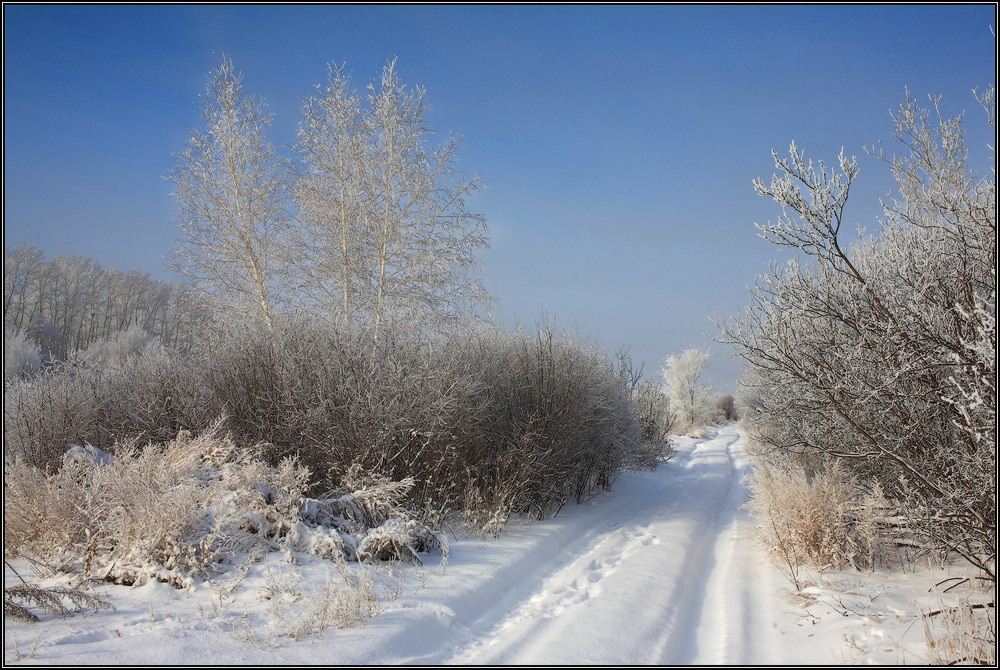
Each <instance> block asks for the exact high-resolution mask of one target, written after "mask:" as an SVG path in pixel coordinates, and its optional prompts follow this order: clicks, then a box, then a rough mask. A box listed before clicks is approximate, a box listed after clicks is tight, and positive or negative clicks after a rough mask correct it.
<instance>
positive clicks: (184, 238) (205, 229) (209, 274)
mask: <svg viewBox="0 0 1000 670" xmlns="http://www.w3.org/2000/svg"><path fill="white" fill-rule="evenodd" d="M264 108H265V105H264V101H263V99H261V98H260V97H259V96H257V95H252V94H246V93H244V91H243V75H242V74H241V73H237V72H236V70H235V69H234V67H233V62H232V60H231V59H230V58H228V57H223V59H222V63H221V64H220V65H219V67H218V68H217V69H216V70H214V71H213V72H212V73H211V74H210V75H209V83H208V87H207V90H206V93H205V96H204V98H203V100H202V106H201V116H202V123H203V125H204V132H202V131H200V130H197V129H192V130H191V131H190V135H189V137H188V140H187V145H186V147H185V149H184V151H182V152H180V153H179V154H176V156H177V161H176V164H175V165H174V167H173V169H172V170H171V171H170V172H169V173H168V174H167V175H166V177H165V178H166V179H167V180H168V181H170V182H172V183H173V185H174V192H173V194H172V195H173V197H174V199H175V203H176V215H177V225H178V226H179V227H180V229H181V236H180V238H179V240H178V247H177V250H176V259H175V262H174V266H175V269H177V270H179V271H180V272H181V273H183V274H185V275H187V276H189V277H191V278H192V279H194V280H195V282H196V284H197V285H198V286H199V287H200V288H201V289H202V290H204V291H205V292H206V293H208V294H210V295H212V296H213V297H214V298H216V299H217V300H221V301H223V302H224V303H227V304H228V305H230V306H233V307H236V308H238V309H242V310H251V311H256V312H258V313H259V314H260V316H261V317H262V318H263V320H264V321H265V322H266V323H268V324H270V323H271V312H272V309H273V304H274V301H275V294H276V291H277V287H276V276H277V273H276V269H277V268H276V267H275V266H276V264H277V263H276V258H275V255H276V254H275V247H276V244H277V241H278V237H279V234H280V232H281V230H282V228H283V227H284V224H285V208H284V203H283V198H284V193H285V188H286V180H285V177H284V170H283V168H282V167H281V162H280V161H279V159H278V156H277V154H276V152H275V149H274V145H272V144H271V143H270V141H268V139H267V137H266V136H265V131H266V129H267V127H268V126H269V125H270V124H271V117H270V115H267V114H265V112H264Z"/></svg>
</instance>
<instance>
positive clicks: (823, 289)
mask: <svg viewBox="0 0 1000 670" xmlns="http://www.w3.org/2000/svg"><path fill="white" fill-rule="evenodd" d="M980 101H981V102H982V104H983V106H984V107H985V109H986V111H987V119H988V122H989V124H990V125H991V126H994V124H995V111H994V110H995V106H994V94H993V89H992V88H991V89H990V90H989V91H987V93H986V94H985V95H983V96H981V98H980ZM934 105H935V109H936V108H937V101H936V100H935V101H934ZM893 118H894V120H895V130H894V132H893V137H894V138H895V139H896V140H898V141H899V142H900V143H901V144H902V145H903V147H904V149H905V151H904V153H903V155H901V156H895V157H889V156H886V155H885V154H883V153H882V152H881V151H875V150H870V152H871V153H873V154H874V155H875V156H876V157H878V158H881V159H883V160H885V161H886V162H888V163H889V165H890V166H891V168H892V170H893V172H894V174H895V176H896V180H897V182H898V185H899V188H898V194H897V195H896V196H895V198H894V199H892V200H890V201H888V202H884V203H883V207H884V210H885V216H886V218H885V221H884V222H883V224H882V230H881V232H880V234H879V235H877V236H875V237H867V238H866V237H862V239H861V241H860V242H858V243H857V244H856V245H854V246H853V247H851V248H846V247H845V245H844V244H843V241H842V238H841V237H840V235H841V223H842V221H843V212H844V207H845V204H846V202H847V195H848V191H849V188H850V186H851V183H852V182H853V181H854V179H855V177H856V175H857V174H858V168H857V161H856V160H855V159H853V158H851V159H848V158H846V157H845V156H844V154H843V153H841V156H840V158H839V161H838V162H839V167H840V172H839V173H837V172H834V171H830V170H828V169H827V167H826V166H825V165H824V164H823V163H822V162H821V163H819V165H818V169H817V167H816V166H814V164H813V163H812V162H811V161H806V160H805V158H804V157H803V155H802V153H801V152H799V151H798V150H797V149H796V148H795V146H794V145H793V146H792V150H791V155H790V158H789V159H779V158H778V157H777V156H776V155H775V165H776V167H777V168H778V170H779V174H778V175H776V176H775V177H774V178H773V179H772V181H771V183H770V185H767V184H765V183H764V182H762V181H761V180H757V181H755V187H756V188H757V191H758V193H760V194H761V195H763V196H767V197H771V198H773V199H774V200H775V201H776V202H778V203H779V204H780V205H781V206H782V208H783V210H784V211H785V213H786V214H785V215H784V216H783V217H782V218H781V219H780V220H779V221H778V222H777V223H773V224H768V225H767V226H760V229H761V232H762V234H763V236H764V237H765V238H767V239H769V240H771V241H772V242H774V243H775V244H778V245H782V246H790V247H793V248H796V249H798V250H799V251H800V252H801V253H802V254H804V255H805V256H806V257H807V259H806V260H805V261H802V260H799V259H794V260H792V261H791V262H789V264H788V265H787V266H785V267H784V268H774V269H772V271H771V272H770V273H769V274H768V275H766V276H764V277H761V278H760V279H759V280H758V283H757V287H756V291H754V293H752V294H751V296H750V305H749V306H748V308H747V310H746V312H745V314H744V315H743V316H742V317H740V318H734V319H732V320H731V321H730V322H729V323H728V324H726V325H724V326H723V329H722V330H723V334H724V340H725V341H728V342H730V343H731V344H733V345H734V347H735V349H736V351H737V353H738V354H739V355H740V356H741V357H742V358H743V359H744V361H745V362H746V363H747V364H748V365H747V370H746V373H745V374H744V376H743V379H742V380H741V385H742V389H741V396H742V402H741V407H742V408H743V414H744V418H745V419H746V420H747V423H748V425H749V426H750V428H751V430H752V432H753V433H754V435H755V437H756V439H757V441H758V442H759V443H761V444H762V445H763V446H765V447H766V448H767V450H771V451H776V452H781V453H784V454H792V455H794V456H795V457H796V458H804V459H807V460H808V459H814V460H815V459H820V460H822V459H829V458H834V459H837V460H841V461H842V462H843V464H844V465H845V467H846V468H847V470H848V472H849V473H850V474H851V475H852V476H854V477H856V478H857V479H856V481H858V482H860V486H861V487H862V489H864V490H862V491H859V496H860V495H864V494H865V493H866V492H871V491H876V490H877V491H878V492H879V493H880V494H881V493H884V495H885V497H886V499H887V500H888V501H889V502H890V503H891V504H892V505H894V506H895V509H896V515H897V516H896V518H904V519H905V520H906V522H905V523H906V526H905V528H906V532H907V533H910V534H913V533H917V534H919V535H920V536H921V537H922V538H923V539H924V540H925V541H927V542H928V543H929V546H930V547H932V548H934V549H937V550H940V551H943V552H951V551H954V552H958V553H959V554H961V555H962V556H964V557H966V558H967V559H968V560H970V561H971V562H972V563H974V564H975V565H977V566H979V567H981V568H983V570H984V571H985V572H986V573H987V574H988V575H993V574H995V560H996V377H997V371H996V353H995V352H996V320H995V314H996V263H997V258H996V232H997V230H996V178H995V160H996V157H995V153H994V154H993V161H994V170H993V173H992V174H991V175H988V176H985V177H983V176H980V175H978V174H976V173H975V172H974V171H973V170H972V169H971V167H970V166H969V164H968V149H967V146H966V143H965V137H964V129H963V120H962V117H958V118H954V119H949V118H944V117H942V116H941V115H940V113H938V114H937V120H936V122H932V121H930V112H929V111H928V110H926V109H923V108H921V107H920V106H919V105H917V104H916V102H915V101H914V100H912V99H911V98H910V97H909V95H907V98H906V101H905V102H904V104H903V105H902V106H901V107H900V109H899V110H898V111H897V112H896V113H894V115H893ZM887 523H888V522H887Z"/></svg>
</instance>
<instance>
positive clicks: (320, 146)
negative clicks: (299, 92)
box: [289, 61, 489, 341]
mask: <svg viewBox="0 0 1000 670" xmlns="http://www.w3.org/2000/svg"><path fill="white" fill-rule="evenodd" d="M368 88H369V94H368V96H367V97H366V98H365V99H362V98H361V97H360V96H358V95H357V94H356V93H354V91H353V89H352V87H351V83H350V77H349V76H347V75H345V74H344V72H343V69H342V68H331V69H330V75H329V80H328V85H327V86H326V87H323V88H321V90H320V95H318V96H317V97H314V98H311V99H310V100H308V101H307V103H306V105H305V118H304V120H303V122H302V124H301V127H300V133H299V141H298V145H297V148H298V152H299V155H300V156H301V158H302V163H301V166H300V171H299V174H298V178H297V180H296V186H295V187H294V189H293V191H294V193H295V198H296V203H297V205H298V213H299V220H298V222H297V230H296V232H295V233H294V234H293V235H291V236H290V238H289V239H290V240H291V242H292V244H291V250H292V254H291V257H292V258H293V263H292V264H293V265H294V267H295V269H296V276H297V277H298V279H299V285H300V286H302V287H303V293H304V295H305V296H307V297H308V298H309V299H310V300H311V301H312V302H313V303H318V304H320V305H323V306H325V307H326V309H328V310H333V309H338V310H340V311H342V312H343V314H344V315H345V316H346V317H348V318H349V319H352V320H362V321H366V322H368V323H369V324H370V325H372V327H373V332H374V338H375V340H376V341H377V340H378V337H379V333H380V332H381V331H382V330H383V329H384V327H385V325H386V323H388V322H391V321H394V320H400V319H403V320H406V321H407V322H409V323H414V322H416V323H420V324H422V325H423V326H425V327H430V328H440V327H442V326H443V325H445V324H447V323H449V322H453V321H455V320H457V319H458V318H459V317H461V316H464V315H466V314H467V313H468V311H469V308H470V307H471V306H472V305H476V304H481V303H482V302H483V301H484V300H486V299H488V296H487V294H486V291H485V290H484V289H483V287H482V284H481V282H480V281H479V280H478V279H476V278H474V276H473V271H474V270H475V269H476V267H477V266H478V260H477V258H476V256H475V253H476V251H477V250H478V249H481V248H484V247H487V246H488V245H489V238H488V234H487V228H486V221H485V218H484V217H483V216H482V215H480V214H475V213H473V212H470V211H469V210H468V208H467V205H466V200H467V199H468V198H469V197H470V196H471V195H473V194H475V193H477V192H478V191H479V189H480V187H481V186H482V181H481V180H480V178H479V176H478V175H477V176H474V177H471V178H469V177H465V176H462V175H460V174H458V173H457V172H456V170H455V162H456V160H457V155H458V151H459V149H460V141H459V139H458V138H457V137H454V136H453V137H451V138H450V139H449V140H448V141H447V142H445V143H444V144H443V145H441V146H440V147H438V148H437V149H430V148H428V146H427V145H428V137H427V136H428V135H429V134H431V131H430V129H429V127H428V125H427V121H426V114H427V112H428V111H429V109H430V107H429V106H428V105H427V104H426V103H425V102H424V90H423V89H421V88H417V89H408V88H407V87H406V86H404V85H403V84H402V83H400V81H399V77H398V75H397V73H396V62H395V61H391V62H389V63H388V64H387V65H386V66H385V68H384V69H383V71H382V76H381V79H380V81H379V82H378V84H376V83H374V82H373V83H372V84H370V85H369V87H368ZM334 305H336V307H334Z"/></svg>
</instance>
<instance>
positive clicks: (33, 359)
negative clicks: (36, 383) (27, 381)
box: [3, 330, 42, 381]
mask: <svg viewBox="0 0 1000 670" xmlns="http://www.w3.org/2000/svg"><path fill="white" fill-rule="evenodd" d="M41 367H42V350H41V349H39V347H38V345H37V344H35V343H34V342H32V341H31V340H29V339H28V338H27V336H26V335H25V334H24V333H23V332H21V331H17V330H5V331H4V334H3V378H4V381H6V380H8V379H15V378H18V377H30V376H31V375H33V374H35V373H36V372H38V370H39V369H41Z"/></svg>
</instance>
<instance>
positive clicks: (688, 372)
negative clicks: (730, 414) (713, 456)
mask: <svg viewBox="0 0 1000 670" xmlns="http://www.w3.org/2000/svg"><path fill="white" fill-rule="evenodd" d="M708 358H709V353H708V351H707V350H706V349H686V350H685V351H684V352H683V353H681V354H680V355H678V356H667V358H666V361H665V362H664V365H663V368H662V370H661V374H662V376H663V382H664V384H665V385H666V390H667V397H668V398H669V399H670V408H671V411H673V412H674V416H675V419H676V422H677V424H678V428H679V429H680V430H682V431H688V430H691V429H693V428H697V427H699V426H702V425H704V424H705V423H707V422H709V421H710V420H711V417H712V404H711V402H710V399H709V397H710V396H711V393H712V388H711V386H709V385H708V384H705V383H703V381H702V379H703V377H704V375H705V371H706V370H707V369H708Z"/></svg>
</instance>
